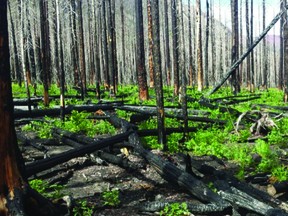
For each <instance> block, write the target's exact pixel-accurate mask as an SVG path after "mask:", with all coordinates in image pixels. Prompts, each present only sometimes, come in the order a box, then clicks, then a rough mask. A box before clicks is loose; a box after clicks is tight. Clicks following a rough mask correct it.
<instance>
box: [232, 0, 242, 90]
mask: <svg viewBox="0 0 288 216" xmlns="http://www.w3.org/2000/svg"><path fill="white" fill-rule="evenodd" d="M231 18H232V58H231V59H232V64H234V63H235V61H236V60H237V59H238V58H239V47H238V44H239V24H238V0H232V1H231ZM231 82H232V92H233V94H234V95H236V94H238V93H240V76H239V68H235V70H234V71H233V72H232V80H231Z"/></svg>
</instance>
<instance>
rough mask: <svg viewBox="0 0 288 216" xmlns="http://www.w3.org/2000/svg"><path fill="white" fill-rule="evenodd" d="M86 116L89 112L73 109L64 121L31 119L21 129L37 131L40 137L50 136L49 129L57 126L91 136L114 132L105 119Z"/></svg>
mask: <svg viewBox="0 0 288 216" xmlns="http://www.w3.org/2000/svg"><path fill="white" fill-rule="evenodd" d="M88 116H90V114H89V113H86V112H78V111H76V110H73V111H72V113H71V115H69V116H67V117H66V119H65V121H64V122H62V121H61V120H60V119H52V118H49V117H45V121H43V122H37V121H32V122H31V123H30V124H28V125H27V126H24V127H23V128H22V129H23V130H34V131H37V133H38V135H39V137H40V138H51V137H52V134H51V129H52V128H53V127H58V128H61V129H64V130H68V131H70V132H74V133H83V134H86V135H87V136H91V137H93V136H95V135H97V134H115V132H116V130H115V128H114V127H113V126H112V125H111V124H110V123H109V122H107V121H105V120H97V121H93V120H91V119H88Z"/></svg>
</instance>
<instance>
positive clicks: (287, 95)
mask: <svg viewBox="0 0 288 216" xmlns="http://www.w3.org/2000/svg"><path fill="white" fill-rule="evenodd" d="M283 4H284V5H285V6H286V5H287V0H283ZM283 15H284V16H283V17H284V25H283V42H284V44H283V46H284V47H283V49H284V59H283V61H284V65H283V67H284V69H283V77H284V80H283V89H284V103H287V102H288V23H287V10H286V9H285V10H284V14H283Z"/></svg>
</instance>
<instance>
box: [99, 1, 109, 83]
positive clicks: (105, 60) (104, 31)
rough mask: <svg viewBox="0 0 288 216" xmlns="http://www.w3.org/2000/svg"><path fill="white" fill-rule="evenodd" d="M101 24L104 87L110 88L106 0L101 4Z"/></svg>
mask: <svg viewBox="0 0 288 216" xmlns="http://www.w3.org/2000/svg"><path fill="white" fill-rule="evenodd" d="M101 9H102V11H101V13H102V14H101V15H102V16H101V24H102V60H103V64H104V65H103V67H104V87H105V88H106V89H109V87H110V86H109V83H110V77H109V67H108V43H107V23H106V0H102V5H101Z"/></svg>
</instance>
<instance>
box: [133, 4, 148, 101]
mask: <svg viewBox="0 0 288 216" xmlns="http://www.w3.org/2000/svg"><path fill="white" fill-rule="evenodd" d="M135 11H136V68H137V77H138V88H139V99H140V100H148V98H149V94H148V86H147V77H146V69H145V49H144V29H143V7H142V0H136V2H135Z"/></svg>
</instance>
